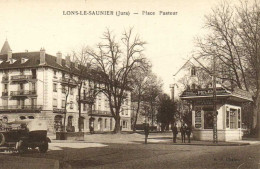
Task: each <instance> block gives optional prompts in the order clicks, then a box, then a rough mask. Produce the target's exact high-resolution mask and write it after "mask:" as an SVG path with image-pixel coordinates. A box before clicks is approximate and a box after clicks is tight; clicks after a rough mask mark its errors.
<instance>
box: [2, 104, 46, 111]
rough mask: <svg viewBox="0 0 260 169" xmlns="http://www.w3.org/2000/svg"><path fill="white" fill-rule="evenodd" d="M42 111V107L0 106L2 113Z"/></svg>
mask: <svg viewBox="0 0 260 169" xmlns="http://www.w3.org/2000/svg"><path fill="white" fill-rule="evenodd" d="M40 110H42V106H41V105H8V106H0V112H31V111H34V112H37V111H40Z"/></svg>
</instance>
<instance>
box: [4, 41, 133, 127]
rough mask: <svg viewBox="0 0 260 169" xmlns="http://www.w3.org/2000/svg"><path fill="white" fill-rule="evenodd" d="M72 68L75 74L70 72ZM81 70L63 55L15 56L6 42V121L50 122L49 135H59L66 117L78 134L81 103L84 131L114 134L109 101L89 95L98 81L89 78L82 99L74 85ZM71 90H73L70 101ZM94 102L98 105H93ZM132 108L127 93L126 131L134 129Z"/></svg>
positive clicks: (29, 54)
mask: <svg viewBox="0 0 260 169" xmlns="http://www.w3.org/2000/svg"><path fill="white" fill-rule="evenodd" d="M69 67H70V68H71V67H72V69H74V70H73V71H70V72H69V71H68V68H69ZM78 69H79V66H78V64H77V63H73V62H71V61H70V57H69V56H66V58H65V59H62V54H61V53H60V52H58V53H57V55H56V56H52V55H49V54H47V53H46V51H45V50H44V49H41V50H40V51H38V52H27V51H26V52H21V53H12V50H11V48H10V46H9V44H8V42H7V41H6V42H5V43H4V45H3V47H2V50H1V53H0V79H1V83H2V85H1V87H0V89H1V93H0V95H1V99H0V115H1V117H2V119H3V120H6V121H11V120H15V119H25V118H29V119H30V118H40V119H45V120H47V121H48V127H49V131H50V132H53V131H54V132H55V131H57V130H60V126H62V125H63V123H64V117H66V120H65V121H66V122H65V123H66V125H65V126H68V128H70V129H72V130H73V129H74V128H75V130H77V129H78V119H79V110H78V101H79V100H80V102H81V109H82V110H81V118H80V119H81V120H82V123H81V124H82V126H81V128H82V130H83V131H89V125H90V124H91V125H93V126H94V131H112V130H113V129H114V124H115V121H114V118H113V117H112V115H111V113H110V108H109V103H108V99H107V97H106V96H105V95H104V94H103V93H99V94H98V95H97V96H96V97H95V98H93V97H90V96H88V95H87V94H86V93H88V92H89V91H90V89H91V85H92V84H93V83H99V84H100V82H98V81H96V80H95V79H96V78H93V77H86V79H85V81H84V83H83V87H82V88H81V92H80V93H82V94H81V99H79V97H78V85H77V83H75V81H74V80H76V79H77V78H78V77H77V74H76V73H74V72H77V70H78ZM70 70H71V69H70ZM71 72H73V73H71ZM92 76H95V75H92ZM72 79H74V80H72ZM67 87H69V88H70V90H69V94H68V98H67V99H66V91H67V90H66V89H67ZM66 100H67V101H66ZM90 100H92V101H94V102H93V103H91V104H90ZM66 103H67V104H66ZM65 104H66V105H65ZM91 105H92V106H91ZM65 106H66V112H67V113H66V116H65V113H64V112H65ZM130 106H131V94H130V91H127V97H126V99H125V101H124V105H123V106H122V110H121V126H122V130H130V129H131V125H130V124H131V121H130V118H131V115H130V113H131V110H130Z"/></svg>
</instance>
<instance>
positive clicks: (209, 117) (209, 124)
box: [180, 86, 252, 141]
mask: <svg viewBox="0 0 260 169" xmlns="http://www.w3.org/2000/svg"><path fill="white" fill-rule="evenodd" d="M180 98H181V99H182V100H186V101H188V103H190V104H191V105H192V128H193V131H192V133H193V138H194V139H195V140H213V89H212V88H204V89H192V90H185V91H184V92H183V93H182V95H181V96H180ZM216 98H217V99H216V107H217V114H218V115H217V134H218V141H230V140H241V139H242V136H243V132H242V130H241V125H242V123H241V122H242V112H241V106H242V104H243V102H250V101H252V95H251V94H250V93H249V92H247V91H244V90H241V89H237V88H236V89H234V90H232V91H231V90H228V89H226V88H224V87H222V86H217V88H216Z"/></svg>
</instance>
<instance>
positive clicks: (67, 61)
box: [65, 55, 70, 67]
mask: <svg viewBox="0 0 260 169" xmlns="http://www.w3.org/2000/svg"><path fill="white" fill-rule="evenodd" d="M65 61H66V66H67V67H70V56H69V55H67V56H66V58H65Z"/></svg>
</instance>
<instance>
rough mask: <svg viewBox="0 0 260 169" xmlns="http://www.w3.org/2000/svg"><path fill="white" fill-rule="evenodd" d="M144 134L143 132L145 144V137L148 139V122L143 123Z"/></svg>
mask: <svg viewBox="0 0 260 169" xmlns="http://www.w3.org/2000/svg"><path fill="white" fill-rule="evenodd" d="M144 134H145V140H144V143H145V144H147V139H148V135H149V124H148V123H145V125H144Z"/></svg>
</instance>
